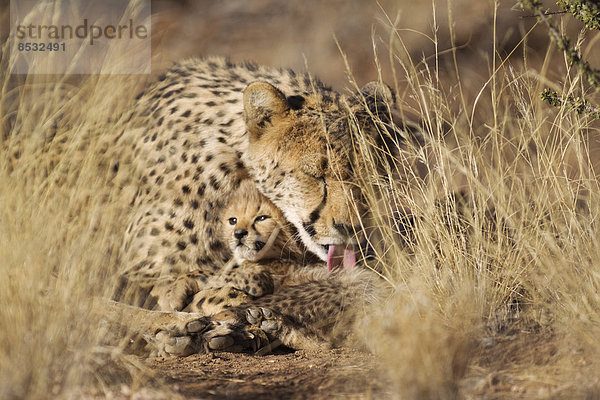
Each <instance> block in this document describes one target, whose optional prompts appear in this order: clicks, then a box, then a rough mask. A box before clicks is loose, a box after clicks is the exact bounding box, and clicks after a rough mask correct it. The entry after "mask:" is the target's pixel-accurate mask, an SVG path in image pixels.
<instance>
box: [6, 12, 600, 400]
mask: <svg viewBox="0 0 600 400" xmlns="http://www.w3.org/2000/svg"><path fill="white" fill-rule="evenodd" d="M450 26H452V24H450ZM491 29H494V28H493V27H492V28H491ZM390 32H392V33H391V35H390V38H389V41H388V42H387V46H388V48H389V53H388V55H389V61H386V63H388V64H389V65H390V66H391V68H392V70H393V71H394V76H395V80H394V82H390V83H391V84H392V86H394V88H395V90H396V92H397V93H398V98H399V103H400V104H399V108H400V111H401V112H403V113H405V115H406V116H410V117H411V118H412V119H414V120H418V121H420V123H421V125H422V127H423V129H422V135H423V138H424V139H423V141H422V143H420V144H410V143H409V141H406V142H404V143H402V144H399V145H398V146H393V145H392V146H391V148H377V149H376V150H375V151H373V149H374V146H375V144H374V143H373V142H371V141H369V140H367V139H365V138H363V139H357V141H356V146H357V149H358V150H359V151H362V152H363V153H364V158H365V159H366V160H368V161H369V160H370V162H368V163H366V164H365V165H364V167H365V171H366V172H365V175H363V178H364V182H363V186H364V190H365V193H366V194H367V197H368V200H369V202H370V203H371V205H372V207H371V208H372V209H373V210H376V211H375V213H374V221H375V224H376V225H377V227H378V229H379V231H380V239H381V240H382V243H383V244H381V243H379V244H377V246H376V248H377V249H378V253H377V258H378V262H379V265H382V266H383V273H384V276H385V278H386V279H387V280H388V281H389V282H390V284H391V285H392V286H393V288H394V294H393V296H392V297H391V298H390V299H387V301H386V302H385V304H382V305H381V307H379V308H378V311H377V312H375V313H373V314H372V315H369V316H368V321H367V323H364V324H362V325H361V331H360V332H358V333H359V334H360V336H361V337H362V338H363V340H364V341H365V343H366V344H367V347H369V348H370V349H371V350H372V351H373V352H374V353H375V354H377V355H378V356H379V357H380V359H381V362H382V364H383V365H384V366H385V370H387V371H388V372H389V375H390V378H391V381H392V382H393V383H394V388H393V392H394V393H396V394H397V396H398V398H415V399H417V398H418V399H422V398H431V399H441V398H452V397H455V396H457V395H458V396H466V395H469V394H482V393H483V394H482V395H485V394H486V393H488V394H489V392H490V391H495V392H496V395H497V396H498V397H506V398H511V396H514V395H515V393H517V394H523V393H526V394H528V395H529V397H536V396H537V397H540V398H544V397H550V396H555V397H564V396H565V395H566V394H568V395H569V397H581V398H583V397H587V398H592V397H595V396H599V395H600V387H599V378H600V376H599V374H598V372H596V371H598V370H600V369H598V365H597V363H596V361H595V360H597V358H598V355H600V351H599V350H600V342H599V341H598V337H600V294H599V293H600V292H599V286H600V268H599V261H598V260H600V243H599V241H598V237H600V236H599V234H600V231H599V228H598V217H599V216H600V208H599V207H600V191H599V188H598V180H597V176H596V172H595V168H596V166H595V163H596V162H597V161H598V160H595V159H594V157H593V154H592V153H591V151H590V146H591V144H592V142H593V140H594V139H595V136H596V135H597V134H598V132H597V128H598V125H597V123H594V122H592V121H589V120H587V119H586V118H585V117H584V116H578V115H576V114H574V113H572V112H569V111H568V110H554V109H550V108H548V107H547V106H545V105H543V104H541V102H540V101H539V100H538V99H539V93H540V92H541V89H542V86H543V85H557V83H553V82H549V81H548V80H547V79H546V78H545V76H546V75H545V74H546V72H545V71H546V69H545V68H546V67H547V65H546V66H544V67H543V68H542V69H541V70H540V71H538V72H534V71H532V70H528V69H525V68H524V67H512V66H511V65H510V63H509V62H508V61H506V60H503V59H500V58H497V57H493V61H492V62H491V63H490V71H489V74H488V78H489V79H485V80H484V81H483V82H482V85H480V86H476V85H475V84H474V83H473V82H472V81H470V80H469V77H461V76H460V74H459V73H458V72H459V71H458V67H456V68H457V71H456V73H443V72H442V69H441V68H440V67H439V63H438V62H436V60H437V59H436V60H433V62H428V63H415V62H413V60H412V59H411V58H410V57H409V56H407V54H406V53H405V51H404V48H405V46H404V45H403V42H402V37H401V36H400V35H399V34H398V33H397V31H396V30H394V29H393V23H390ZM449 34H450V35H451V36H452V32H449ZM432 40H433V41H434V42H435V41H436V38H435V36H432ZM8 45H9V44H8V43H7V44H5V46H4V47H3V53H2V61H1V62H2V65H1V69H0V74H1V75H0V83H1V84H2V89H1V92H0V93H1V94H0V96H1V98H0V110H1V112H0V116H1V118H2V120H1V126H0V128H1V131H0V140H1V141H0V149H1V153H0V205H1V207H0V276H2V278H1V279H0V398H47V397H55V396H57V397H59V396H64V397H68V396H73V393H77V392H76V391H77V390H78V388H80V387H81V386H82V385H84V386H86V387H97V388H100V389H102V388H103V387H108V386H110V385H111V384H113V383H114V382H115V381H116V379H117V378H116V374H113V373H112V372H114V368H112V367H111V368H106V366H107V365H109V366H110V365H113V363H112V361H116V362H115V363H114V365H117V367H118V368H119V371H126V372H127V373H126V374H125V375H126V376H128V379H129V381H130V382H133V384H134V386H135V385H140V384H143V382H144V381H143V380H142V377H143V376H144V374H145V373H146V372H147V371H144V367H142V366H141V365H140V364H138V363H137V362H136V361H135V359H134V358H130V357H128V356H127V355H126V354H124V353H123V352H121V351H120V350H119V349H118V348H116V349H115V348H113V347H108V346H103V345H102V343H103V338H104V337H105V335H106V334H107V332H106V327H105V326H104V325H103V324H102V322H101V321H100V320H99V319H98V318H97V317H95V316H94V315H92V314H91V313H90V310H91V308H92V301H91V300H92V298H93V297H95V296H107V295H108V294H110V293H111V291H112V290H113V289H114V287H115V284H116V276H115V275H116V273H115V271H116V269H117V267H118V251H117V250H118V247H119V245H120V240H121V238H122V236H120V233H122V232H123V230H124V229H125V226H124V221H125V220H126V219H125V218H124V215H125V213H126V209H124V208H123V206H122V202H120V201H116V200H115V199H114V198H116V197H117V196H116V193H112V190H111V189H110V188H108V189H107V185H106V183H107V173H108V171H109V169H110V166H109V165H108V164H107V160H106V158H105V156H102V154H106V150H107V148H106V147H103V146H106V144H105V142H103V138H104V137H107V136H109V135H110V134H111V128H113V127H114V126H115V125H114V124H111V123H106V121H114V120H115V118H118V110H122V109H124V108H125V107H126V106H127V104H129V103H131V101H133V99H132V95H133V94H134V93H136V92H137V90H136V89H138V88H139V87H141V86H142V85H143V84H144V80H143V79H142V78H134V77H131V76H127V77H89V78H76V79H75V78H72V77H44V76H27V77H22V78H19V77H16V76H10V75H9V74H8V73H7V71H8V57H7V49H8V47H7V46H8ZM526 56H527V55H526V54H525V57H526ZM551 60H553V58H552V54H551V53H548V59H547V64H548V63H550V62H551ZM377 62H379V60H377ZM455 66H456V64H455ZM564 82H565V83H564V85H563V87H562V88H561V89H562V92H564V93H570V92H577V90H578V89H579V84H580V82H579V81H578V80H577V79H576V78H575V79H565V80H564ZM357 87H358V85H357ZM386 152H391V153H394V155H395V159H394V161H393V162H391V163H390V162H389V160H388V159H387V158H386V163H387V167H386V171H384V172H385V173H384V174H382V173H381V172H382V171H381V170H376V169H374V168H371V166H372V165H375V164H376V161H377V162H378V161H380V160H379V158H385V157H383V155H384V154H385V153H386ZM458 192H461V193H463V194H464V196H462V200H460V201H458V202H457V201H456V199H457V197H456V193H458ZM457 203H458V205H457ZM409 220H410V221H412V222H411V223H410V224H407V221H409ZM531 335H538V336H539V337H540V338H542V339H544V340H545V341H544V342H543V343H545V344H547V345H548V346H551V345H553V346H558V347H560V346H564V347H563V348H564V349H561V350H560V351H558V354H557V356H556V357H551V358H549V361H548V363H545V364H543V363H542V364H540V363H537V364H536V363H535V362H534V361H532V360H533V358H532V359H531V360H530V359H529V358H527V357H524V358H522V359H518V358H515V359H511V358H510V357H505V354H504V353H505V352H506V351H509V350H507V349H508V347H503V344H504V343H506V341H507V340H510V341H511V343H512V344H513V346H512V347H510V351H512V352H514V353H515V354H519V353H520V354H522V353H527V352H528V351H531V348H530V342H529V340H530V338H531V337H532V336H531ZM546 339H547V340H546ZM494 349H497V351H496V352H494ZM482 354H492V355H498V356H500V355H502V356H503V357H500V358H502V359H503V360H505V362H503V363H496V364H494V363H490V362H489V361H486V359H485V357H483V356H482ZM517 359H518V360H517ZM577 363H579V364H577ZM117 367H115V368H117ZM494 382H508V383H507V386H502V387H500V388H498V387H497V388H496V389H494V385H495V383H494ZM542 389H543V390H542Z"/></svg>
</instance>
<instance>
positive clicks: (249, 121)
mask: <svg viewBox="0 0 600 400" xmlns="http://www.w3.org/2000/svg"><path fill="white" fill-rule="evenodd" d="M288 109H289V106H288V103H287V101H286V98H285V95H284V94H283V93H281V91H280V90H279V89H277V88H276V87H275V86H273V85H271V84H269V83H266V82H254V83H251V84H249V85H248V86H247V87H246V89H245V90H244V118H245V121H246V127H247V128H248V131H249V132H250V135H251V136H250V138H251V139H258V138H260V136H261V135H262V133H263V130H264V128H265V127H266V126H267V124H270V123H271V119H272V118H273V117H274V116H277V115H280V114H283V113H285V112H286V111H287V110H288Z"/></svg>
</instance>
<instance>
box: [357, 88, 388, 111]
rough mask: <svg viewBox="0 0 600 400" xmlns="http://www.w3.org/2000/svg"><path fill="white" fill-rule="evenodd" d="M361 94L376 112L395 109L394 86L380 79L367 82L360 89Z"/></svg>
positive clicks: (368, 105)
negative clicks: (379, 80)
mask: <svg viewBox="0 0 600 400" xmlns="http://www.w3.org/2000/svg"><path fill="white" fill-rule="evenodd" d="M360 94H361V95H362V97H364V99H365V100H366V102H367V107H369V110H371V111H372V112H373V113H375V114H377V113H378V112H381V111H384V110H386V111H387V110H389V109H393V108H394V105H395V104H396V96H395V95H394V91H393V90H392V88H391V87H389V86H388V85H386V84H385V83H381V82H378V81H373V82H369V83H367V84H366V85H365V86H363V87H362V89H360Z"/></svg>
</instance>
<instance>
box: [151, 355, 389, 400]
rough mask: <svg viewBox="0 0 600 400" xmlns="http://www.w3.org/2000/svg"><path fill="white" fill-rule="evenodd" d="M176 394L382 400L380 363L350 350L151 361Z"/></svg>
mask: <svg viewBox="0 0 600 400" xmlns="http://www.w3.org/2000/svg"><path fill="white" fill-rule="evenodd" d="M146 364H147V365H148V366H150V367H151V368H152V369H153V370H154V371H156V372H157V374H158V375H162V376H163V377H164V378H165V381H166V383H167V384H168V386H169V387H170V389H171V390H173V392H175V393H179V394H181V395H182V396H184V397H186V398H218V399H221V398H231V399H249V400H250V399H277V398H280V399H304V398H310V399H325V398H327V399H329V398H345V399H347V398H382V397H388V396H386V395H385V392H384V388H385V386H383V382H382V380H381V378H380V376H381V373H378V371H377V362H376V359H375V358H374V357H373V356H372V355H369V354H366V353H363V352H360V351H356V350H349V349H335V350H329V351H324V352H318V353H316V352H306V351H296V352H280V353H279V354H273V355H267V356H263V357H259V356H254V355H248V354H232V353H215V354H197V355H192V356H189V357H185V358H154V359H149V360H147V361H146Z"/></svg>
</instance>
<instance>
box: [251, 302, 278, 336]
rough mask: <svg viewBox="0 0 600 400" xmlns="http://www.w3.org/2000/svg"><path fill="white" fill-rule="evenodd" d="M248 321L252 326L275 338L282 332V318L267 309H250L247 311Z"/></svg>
mask: <svg viewBox="0 0 600 400" xmlns="http://www.w3.org/2000/svg"><path fill="white" fill-rule="evenodd" d="M246 320H247V321H248V323H250V325H252V326H254V327H256V328H259V329H261V330H262V331H264V332H265V333H266V334H267V335H271V336H275V335H276V334H277V333H278V332H279V331H280V330H281V324H282V322H281V317H280V316H279V315H276V314H275V313H274V312H273V311H271V309H269V308H266V307H250V308H248V309H247V310H246Z"/></svg>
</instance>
